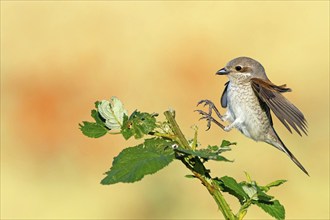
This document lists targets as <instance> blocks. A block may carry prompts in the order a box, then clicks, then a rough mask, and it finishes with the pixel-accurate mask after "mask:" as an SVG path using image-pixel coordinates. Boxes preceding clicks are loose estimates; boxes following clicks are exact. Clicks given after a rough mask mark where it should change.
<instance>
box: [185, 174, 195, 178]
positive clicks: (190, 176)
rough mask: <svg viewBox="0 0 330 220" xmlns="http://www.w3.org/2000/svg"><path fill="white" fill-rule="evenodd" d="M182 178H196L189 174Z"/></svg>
mask: <svg viewBox="0 0 330 220" xmlns="http://www.w3.org/2000/svg"><path fill="white" fill-rule="evenodd" d="M184 177H186V178H189V179H193V178H196V176H194V175H191V174H187V175H185V176H184Z"/></svg>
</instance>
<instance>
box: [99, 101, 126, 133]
mask: <svg viewBox="0 0 330 220" xmlns="http://www.w3.org/2000/svg"><path fill="white" fill-rule="evenodd" d="M96 104H98V105H97V110H98V112H99V113H100V115H101V117H102V118H103V119H104V120H105V122H104V123H105V126H107V127H108V128H109V129H120V128H121V127H122V125H123V119H124V115H127V110H126V109H125V108H124V106H123V104H122V102H121V101H120V100H119V99H118V98H117V97H114V96H112V97H111V99H110V101H107V100H102V101H101V102H96V103H95V105H96Z"/></svg>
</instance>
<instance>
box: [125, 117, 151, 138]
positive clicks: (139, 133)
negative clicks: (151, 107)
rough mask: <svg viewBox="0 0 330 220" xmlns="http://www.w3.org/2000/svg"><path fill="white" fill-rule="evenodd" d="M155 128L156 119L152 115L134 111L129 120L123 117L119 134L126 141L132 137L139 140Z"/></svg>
mask: <svg viewBox="0 0 330 220" xmlns="http://www.w3.org/2000/svg"><path fill="white" fill-rule="evenodd" d="M155 128H156V118H155V115H154V114H149V113H146V112H139V111H135V112H133V113H132V115H131V116H130V117H129V118H128V117H127V116H125V115H124V121H123V126H122V127H121V133H122V135H123V136H124V138H125V139H126V140H127V139H129V138H130V137H132V136H134V138H135V139H139V138H142V137H143V136H144V135H145V134H148V133H149V132H151V131H153V130H154V129H155Z"/></svg>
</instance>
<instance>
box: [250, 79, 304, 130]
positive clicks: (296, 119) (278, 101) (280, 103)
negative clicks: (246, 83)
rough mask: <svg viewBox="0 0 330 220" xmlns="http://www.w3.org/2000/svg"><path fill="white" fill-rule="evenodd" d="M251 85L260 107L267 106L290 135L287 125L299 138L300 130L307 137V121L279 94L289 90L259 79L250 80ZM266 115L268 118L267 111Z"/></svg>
mask: <svg viewBox="0 0 330 220" xmlns="http://www.w3.org/2000/svg"><path fill="white" fill-rule="evenodd" d="M251 85H252V89H253V90H254V92H255V94H256V95H257V96H258V98H259V100H260V104H261V106H263V105H267V107H268V108H269V109H271V110H272V111H273V112H274V114H275V115H276V116H277V118H278V119H279V120H280V121H281V122H282V123H283V125H284V126H285V127H286V128H287V129H288V130H289V131H290V132H291V133H292V131H291V129H290V127H289V125H290V126H291V127H292V128H293V129H294V130H295V131H296V132H297V133H298V134H299V135H300V136H301V132H300V130H301V131H302V132H304V133H305V134H306V135H307V121H306V119H305V117H304V115H303V113H302V112H301V111H300V110H299V109H298V108H297V107H296V106H294V105H293V104H292V103H291V102H289V101H288V100H287V99H286V98H285V97H284V96H283V95H282V94H281V93H283V92H290V91H291V89H289V88H286V87H285V86H286V85H281V86H277V85H274V84H273V83H271V82H270V81H265V80H263V79H259V78H252V79H251ZM266 110H267V108H266ZM266 112H267V111H266ZM267 115H268V117H270V114H269V110H268V114H267ZM288 124H289V125H288Z"/></svg>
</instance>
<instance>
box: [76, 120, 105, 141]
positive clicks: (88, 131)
mask: <svg viewBox="0 0 330 220" xmlns="http://www.w3.org/2000/svg"><path fill="white" fill-rule="evenodd" d="M79 126H80V130H81V131H82V133H83V134H84V135H86V136H87V137H91V138H99V137H102V136H103V135H105V134H106V133H107V132H108V130H107V129H106V128H105V127H104V126H102V125H100V124H97V123H94V122H87V121H83V124H79Z"/></svg>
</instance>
